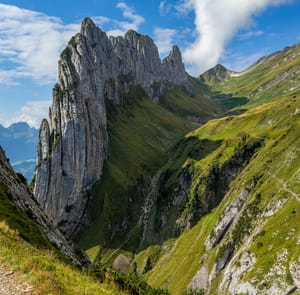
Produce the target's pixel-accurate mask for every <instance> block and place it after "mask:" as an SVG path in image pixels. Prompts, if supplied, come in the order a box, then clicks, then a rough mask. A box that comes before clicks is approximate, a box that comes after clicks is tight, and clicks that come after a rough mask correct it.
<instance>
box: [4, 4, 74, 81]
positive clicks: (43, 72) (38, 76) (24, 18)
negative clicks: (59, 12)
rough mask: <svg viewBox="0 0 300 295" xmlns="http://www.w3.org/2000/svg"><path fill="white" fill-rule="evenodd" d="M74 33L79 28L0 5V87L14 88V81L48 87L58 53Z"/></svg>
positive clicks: (54, 74)
mask: <svg viewBox="0 0 300 295" xmlns="http://www.w3.org/2000/svg"><path fill="white" fill-rule="evenodd" d="M78 30H79V24H69V25H65V24H63V23H62V21H61V20H60V19H59V18H56V17H50V16H48V15H45V14H43V13H39V12H35V11H31V10H27V9H21V8H19V7H16V6H12V5H5V4H0V66H1V68H2V69H1V70H0V84H15V83H16V80H17V79H18V78H31V79H34V80H35V81H38V82H39V83H45V84H46V83H52V82H53V81H54V80H55V79H56V76H57V60H58V56H59V53H60V51H61V50H62V49H63V47H64V46H65V45H66V43H67V41H68V40H69V39H70V37H71V36H72V35H73V34H74V33H75V32H77V31H78ZM5 68H7V69H5Z"/></svg>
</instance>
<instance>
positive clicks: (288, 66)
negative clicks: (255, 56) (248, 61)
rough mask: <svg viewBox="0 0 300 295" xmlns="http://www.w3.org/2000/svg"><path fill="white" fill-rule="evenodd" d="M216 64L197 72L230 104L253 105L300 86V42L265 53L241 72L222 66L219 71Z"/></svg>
mask: <svg viewBox="0 0 300 295" xmlns="http://www.w3.org/2000/svg"><path fill="white" fill-rule="evenodd" d="M219 68H220V66H217V67H216V68H214V69H213V70H210V71H207V72H206V73H204V74H203V75H202V76H200V80H201V81H203V82H204V83H205V84H206V85H208V86H209V87H210V90H212V91H213V92H214V94H213V95H214V96H216V97H219V98H220V99H221V100H223V101H225V103H226V104H227V105H228V106H230V107H234V106H237V109H241V108H247V109H248V108H251V107H255V106H257V105H259V104H261V103H265V102H268V101H272V100H274V99H276V98H278V97H280V96H282V95H284V94H292V93H293V92H296V91H298V90H299V79H300V44H296V45H293V46H290V47H286V48H285V49H283V50H281V51H278V52H275V53H273V54H271V55H269V56H265V57H263V58H261V59H260V60H259V61H258V62H257V63H255V64H254V65H252V66H250V67H249V68H248V69H246V70H245V71H243V72H241V73H233V72H230V71H228V70H227V71H226V69H225V68H222V71H221V72H222V75H220V74H219V73H220V69H219ZM247 102H248V104H247V105H244V104H245V103H247ZM240 105H242V106H240Z"/></svg>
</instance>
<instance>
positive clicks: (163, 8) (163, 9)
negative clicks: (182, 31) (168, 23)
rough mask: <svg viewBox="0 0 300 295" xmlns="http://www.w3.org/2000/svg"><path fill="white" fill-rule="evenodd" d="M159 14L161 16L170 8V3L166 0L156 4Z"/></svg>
mask: <svg viewBox="0 0 300 295" xmlns="http://www.w3.org/2000/svg"><path fill="white" fill-rule="evenodd" d="M158 9H159V14H160V15H162V16H165V15H167V14H168V13H169V12H170V10H171V9H172V5H171V4H168V3H167V1H161V2H160V3H159V6H158Z"/></svg>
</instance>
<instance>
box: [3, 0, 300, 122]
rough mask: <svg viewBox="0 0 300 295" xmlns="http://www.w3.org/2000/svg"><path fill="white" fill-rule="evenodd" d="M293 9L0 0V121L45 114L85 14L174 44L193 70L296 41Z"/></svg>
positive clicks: (286, 5) (204, 0)
mask: <svg viewBox="0 0 300 295" xmlns="http://www.w3.org/2000/svg"><path fill="white" fill-rule="evenodd" d="M299 15H300V0H172V1H171V0H163V1H162V0H147V1H138V0H133V1H126V0H124V1H122V0H119V1H117V0H111V1H107V0H79V1H75V0H73V1H70V0H10V1H1V0H0V124H4V125H6V126H7V125H9V124H10V123H13V122H16V121H27V122H28V123H29V124H30V125H31V126H36V127H38V126H39V124H40V121H41V119H42V118H43V117H46V116H47V113H48V108H49V106H50V104H51V99H52V97H51V96H52V93H51V92H52V87H53V85H54V83H55V81H56V79H57V61H58V56H59V53H60V51H61V50H62V49H63V48H64V47H65V45H66V43H67V41H68V40H69V38H70V37H71V36H72V35H73V34H74V33H76V32H78V31H79V29H80V22H81V20H82V19H83V18H84V17H86V16H89V17H92V18H93V19H94V21H95V23H96V24H97V25H99V26H100V27H101V28H102V29H103V30H104V31H106V32H108V34H111V35H122V34H124V32H126V31H127V30H128V29H134V30H137V31H138V32H140V33H142V34H147V35H149V36H150V37H152V38H153V39H154V40H155V41H156V44H157V45H158V49H159V52H160V54H161V57H164V56H166V55H167V54H168V52H169V50H170V49H171V46H172V44H177V45H179V46H180V48H181V51H182V55H183V59H184V63H185V65H186V68H187V71H188V72H189V73H191V74H192V75H195V76H198V75H199V74H200V73H201V72H203V71H204V70H206V69H208V68H210V67H212V66H214V65H215V64H217V63H222V64H224V65H225V66H227V67H228V68H229V69H232V70H236V71H241V70H243V69H245V68H246V67H247V66H248V65H250V64H251V63H253V62H255V61H256V60H257V59H258V58H260V57H261V56H263V55H266V54H269V53H272V52H274V51H276V50H279V49H282V48H283V47H285V46H288V45H292V44H294V43H297V42H300V17H299Z"/></svg>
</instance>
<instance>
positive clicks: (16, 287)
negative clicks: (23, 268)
mask: <svg viewBox="0 0 300 295" xmlns="http://www.w3.org/2000/svg"><path fill="white" fill-rule="evenodd" d="M0 294H1V295H23V294H26V295H36V293H35V292H34V290H33V287H32V286H30V285H29V284H28V283H26V282H25V281H24V279H23V278H22V275H20V274H19V273H17V272H15V271H12V270H10V269H8V268H7V267H6V266H4V265H3V264H2V263H1V262H0Z"/></svg>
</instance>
